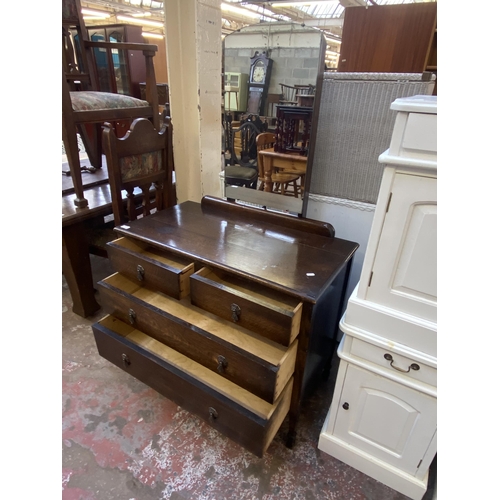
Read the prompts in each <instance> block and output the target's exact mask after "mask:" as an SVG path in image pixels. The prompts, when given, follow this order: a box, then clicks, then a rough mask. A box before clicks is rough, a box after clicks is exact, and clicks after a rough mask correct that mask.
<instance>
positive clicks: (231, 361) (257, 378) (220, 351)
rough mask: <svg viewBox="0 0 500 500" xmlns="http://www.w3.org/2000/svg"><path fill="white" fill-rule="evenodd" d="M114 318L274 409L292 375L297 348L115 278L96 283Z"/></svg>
mask: <svg viewBox="0 0 500 500" xmlns="http://www.w3.org/2000/svg"><path fill="white" fill-rule="evenodd" d="M98 286H99V292H100V295H101V298H102V302H103V305H104V307H105V309H106V311H107V312H109V313H110V314H112V315H113V316H115V317H117V318H118V319H121V320H122V321H125V322H127V323H131V324H133V325H134V326H135V327H136V328H137V329H139V330H141V331H143V332H144V333H146V334H147V335H149V336H151V337H153V338H154V339H156V340H158V341H160V342H162V343H163V344H165V345H167V346H169V347H171V348H173V349H175V350H176V351H179V352H180V353H182V354H184V355H185V356H188V357H189V358H191V359H193V360H194V361H196V362H197V363H200V364H201V365H203V366H204V367H206V368H209V369H210V370H212V371H214V372H216V373H218V374H219V375H221V376H222V377H224V378H227V379H229V380H231V381H232V382H234V383H236V384H238V385H239V386H241V387H243V388H244V389H246V390H248V391H250V392H252V393H253V394H255V395H257V396H259V397H260V398H262V399H264V400H265V401H268V402H270V403H273V402H275V401H276V400H277V398H278V397H279V396H280V394H281V392H282V391H283V389H284V388H285V386H286V384H287V382H288V380H289V379H290V377H291V376H292V374H293V371H294V369H295V358H296V355H297V342H298V341H295V342H294V343H293V344H292V345H291V346H290V347H288V348H286V347H284V346H281V345H279V344H276V343H275V342H271V341H269V340H267V339H265V338H263V337H260V336H259V335H256V334H255V333H253V332H251V331H249V330H246V329H244V328H241V327H240V326H238V325H233V324H232V323H229V322H228V321H225V320H223V319H221V318H219V317H217V316H215V315H213V314H210V313H208V312H206V311H203V310H201V309H199V308H197V307H195V306H193V305H192V304H191V303H190V301H189V298H186V299H183V300H176V299H173V298H171V297H168V296H166V295H163V294H161V293H158V292H156V291H154V290H151V289H150V288H148V287H142V286H139V285H137V284H136V283H134V282H133V281H132V280H130V279H128V278H127V277H126V276H122V275H121V274H119V273H115V274H113V275H112V276H109V277H108V278H106V279H105V280H103V281H100V282H99V283H98Z"/></svg>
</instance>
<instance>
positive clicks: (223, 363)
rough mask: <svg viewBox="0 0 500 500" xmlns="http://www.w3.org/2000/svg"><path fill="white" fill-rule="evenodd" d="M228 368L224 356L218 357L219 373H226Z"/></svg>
mask: <svg viewBox="0 0 500 500" xmlns="http://www.w3.org/2000/svg"><path fill="white" fill-rule="evenodd" d="M226 368H227V359H226V358H225V357H224V356H217V371H218V372H219V373H224V372H225V371H226Z"/></svg>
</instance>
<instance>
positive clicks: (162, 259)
mask: <svg viewBox="0 0 500 500" xmlns="http://www.w3.org/2000/svg"><path fill="white" fill-rule="evenodd" d="M106 249H107V251H108V256H109V259H110V261H111V264H112V265H113V268H114V269H115V271H118V272H119V273H121V274H124V275H125V276H127V277H128V278H130V279H131V280H133V281H135V282H136V283H140V284H143V285H147V286H149V287H151V288H153V289H155V290H158V291H160V292H163V293H166V294H167V295H170V296H171V297H175V298H176V299H181V298H183V297H186V296H187V295H189V276H190V275H191V274H192V273H193V271H194V263H193V262H191V261H190V260H188V259H185V258H182V257H179V256H177V255H175V254H173V253H169V252H166V251H164V250H160V249H158V248H155V247H153V246H151V245H148V244H147V243H145V242H142V241H139V240H133V239H130V238H125V237H124V238H119V239H117V240H114V241H112V242H110V243H108V244H107V246H106Z"/></svg>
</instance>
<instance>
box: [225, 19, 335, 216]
mask: <svg viewBox="0 0 500 500" xmlns="http://www.w3.org/2000/svg"><path fill="white" fill-rule="evenodd" d="M223 48H224V59H223V70H224V82H223V90H224V92H223V95H224V99H223V110H224V111H223V117H222V119H223V125H224V131H225V137H226V140H225V147H226V151H225V158H226V161H225V164H226V169H225V179H224V191H225V192H224V196H225V197H226V198H228V199H234V200H237V201H241V202H246V203H250V204H252V205H257V206H261V207H266V208H267V209H269V210H277V211H281V212H286V213H290V214H293V215H299V216H300V215H302V214H305V213H306V207H307V199H308V194H309V183H310V177H311V167H312V164H313V155H314V144H315V139H316V126H317V122H318V114H319V102H320V95H321V83H322V80H323V70H324V65H325V49H326V42H325V37H324V35H323V33H322V32H321V31H319V30H317V29H313V28H309V27H307V26H302V25H300V24H298V23H289V22H269V23H264V22H263V23H259V24H257V25H252V26H246V27H244V28H241V29H240V30H238V31H235V32H233V33H231V34H229V35H227V36H226V37H225V39H224V41H223ZM247 121H251V122H253V123H254V124H255V125H256V126H257V128H258V131H259V133H261V132H268V133H270V134H273V135H274V138H273V136H272V135H271V136H269V135H268V136H267V137H268V138H269V137H270V139H271V143H269V142H268V143H267V144H266V145H264V146H259V147H257V145H256V144H255V131H254V135H253V136H252V135H249V132H248V127H247V128H246V129H245V130H244V131H243V130H242V129H241V128H240V127H241V125H242V124H244V123H246V122H247ZM250 128H251V129H252V130H253V128H252V127H250ZM238 129H240V130H238ZM243 132H244V134H245V136H243V135H242V134H243ZM240 134H241V137H240ZM245 147H247V148H248V149H249V152H247V154H246V155H243V154H242V148H245ZM261 148H262V149H264V152H262V153H259V152H258V149H261ZM248 153H249V154H248ZM259 154H260V160H261V169H260V170H261V172H260V174H259V177H258V179H252V181H251V182H241V183H240V182H237V180H236V181H235V179H234V177H233V176H232V175H231V174H232V173H234V171H235V170H237V168H235V167H234V166H236V167H239V166H242V165H245V163H244V161H240V160H242V159H243V156H246V158H245V159H246V160H248V161H249V163H248V164H247V166H248V165H250V167H251V168H255V169H256V170H257V171H258V160H259ZM264 164H265V165H266V166H265V167H264ZM228 166H230V167H231V168H230V169H228V168H227V167H228ZM264 170H265V175H264ZM229 172H231V174H230V173H229ZM242 172H243V171H242ZM237 173H238V172H236V174H237ZM246 173H247V174H248V173H249V175H250V176H251V175H252V172H251V171H246ZM274 173H278V174H280V175H281V179H282V180H283V183H281V184H279V183H278V182H271V181H272V180H274V179H275V178H280V176H279V175H278V176H277V177H276V176H275V175H274ZM271 174H273V177H271ZM288 179H292V180H290V181H288V182H286V181H287V180H288Z"/></svg>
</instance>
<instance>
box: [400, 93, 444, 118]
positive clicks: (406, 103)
mask: <svg viewBox="0 0 500 500" xmlns="http://www.w3.org/2000/svg"><path fill="white" fill-rule="evenodd" d="M391 109H393V110H394V111H406V112H408V113H410V112H411V113H431V114H435V115H437V96H435V95H414V96H413V97H400V98H399V99H396V100H395V101H394V102H393V103H392V104H391Z"/></svg>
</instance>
